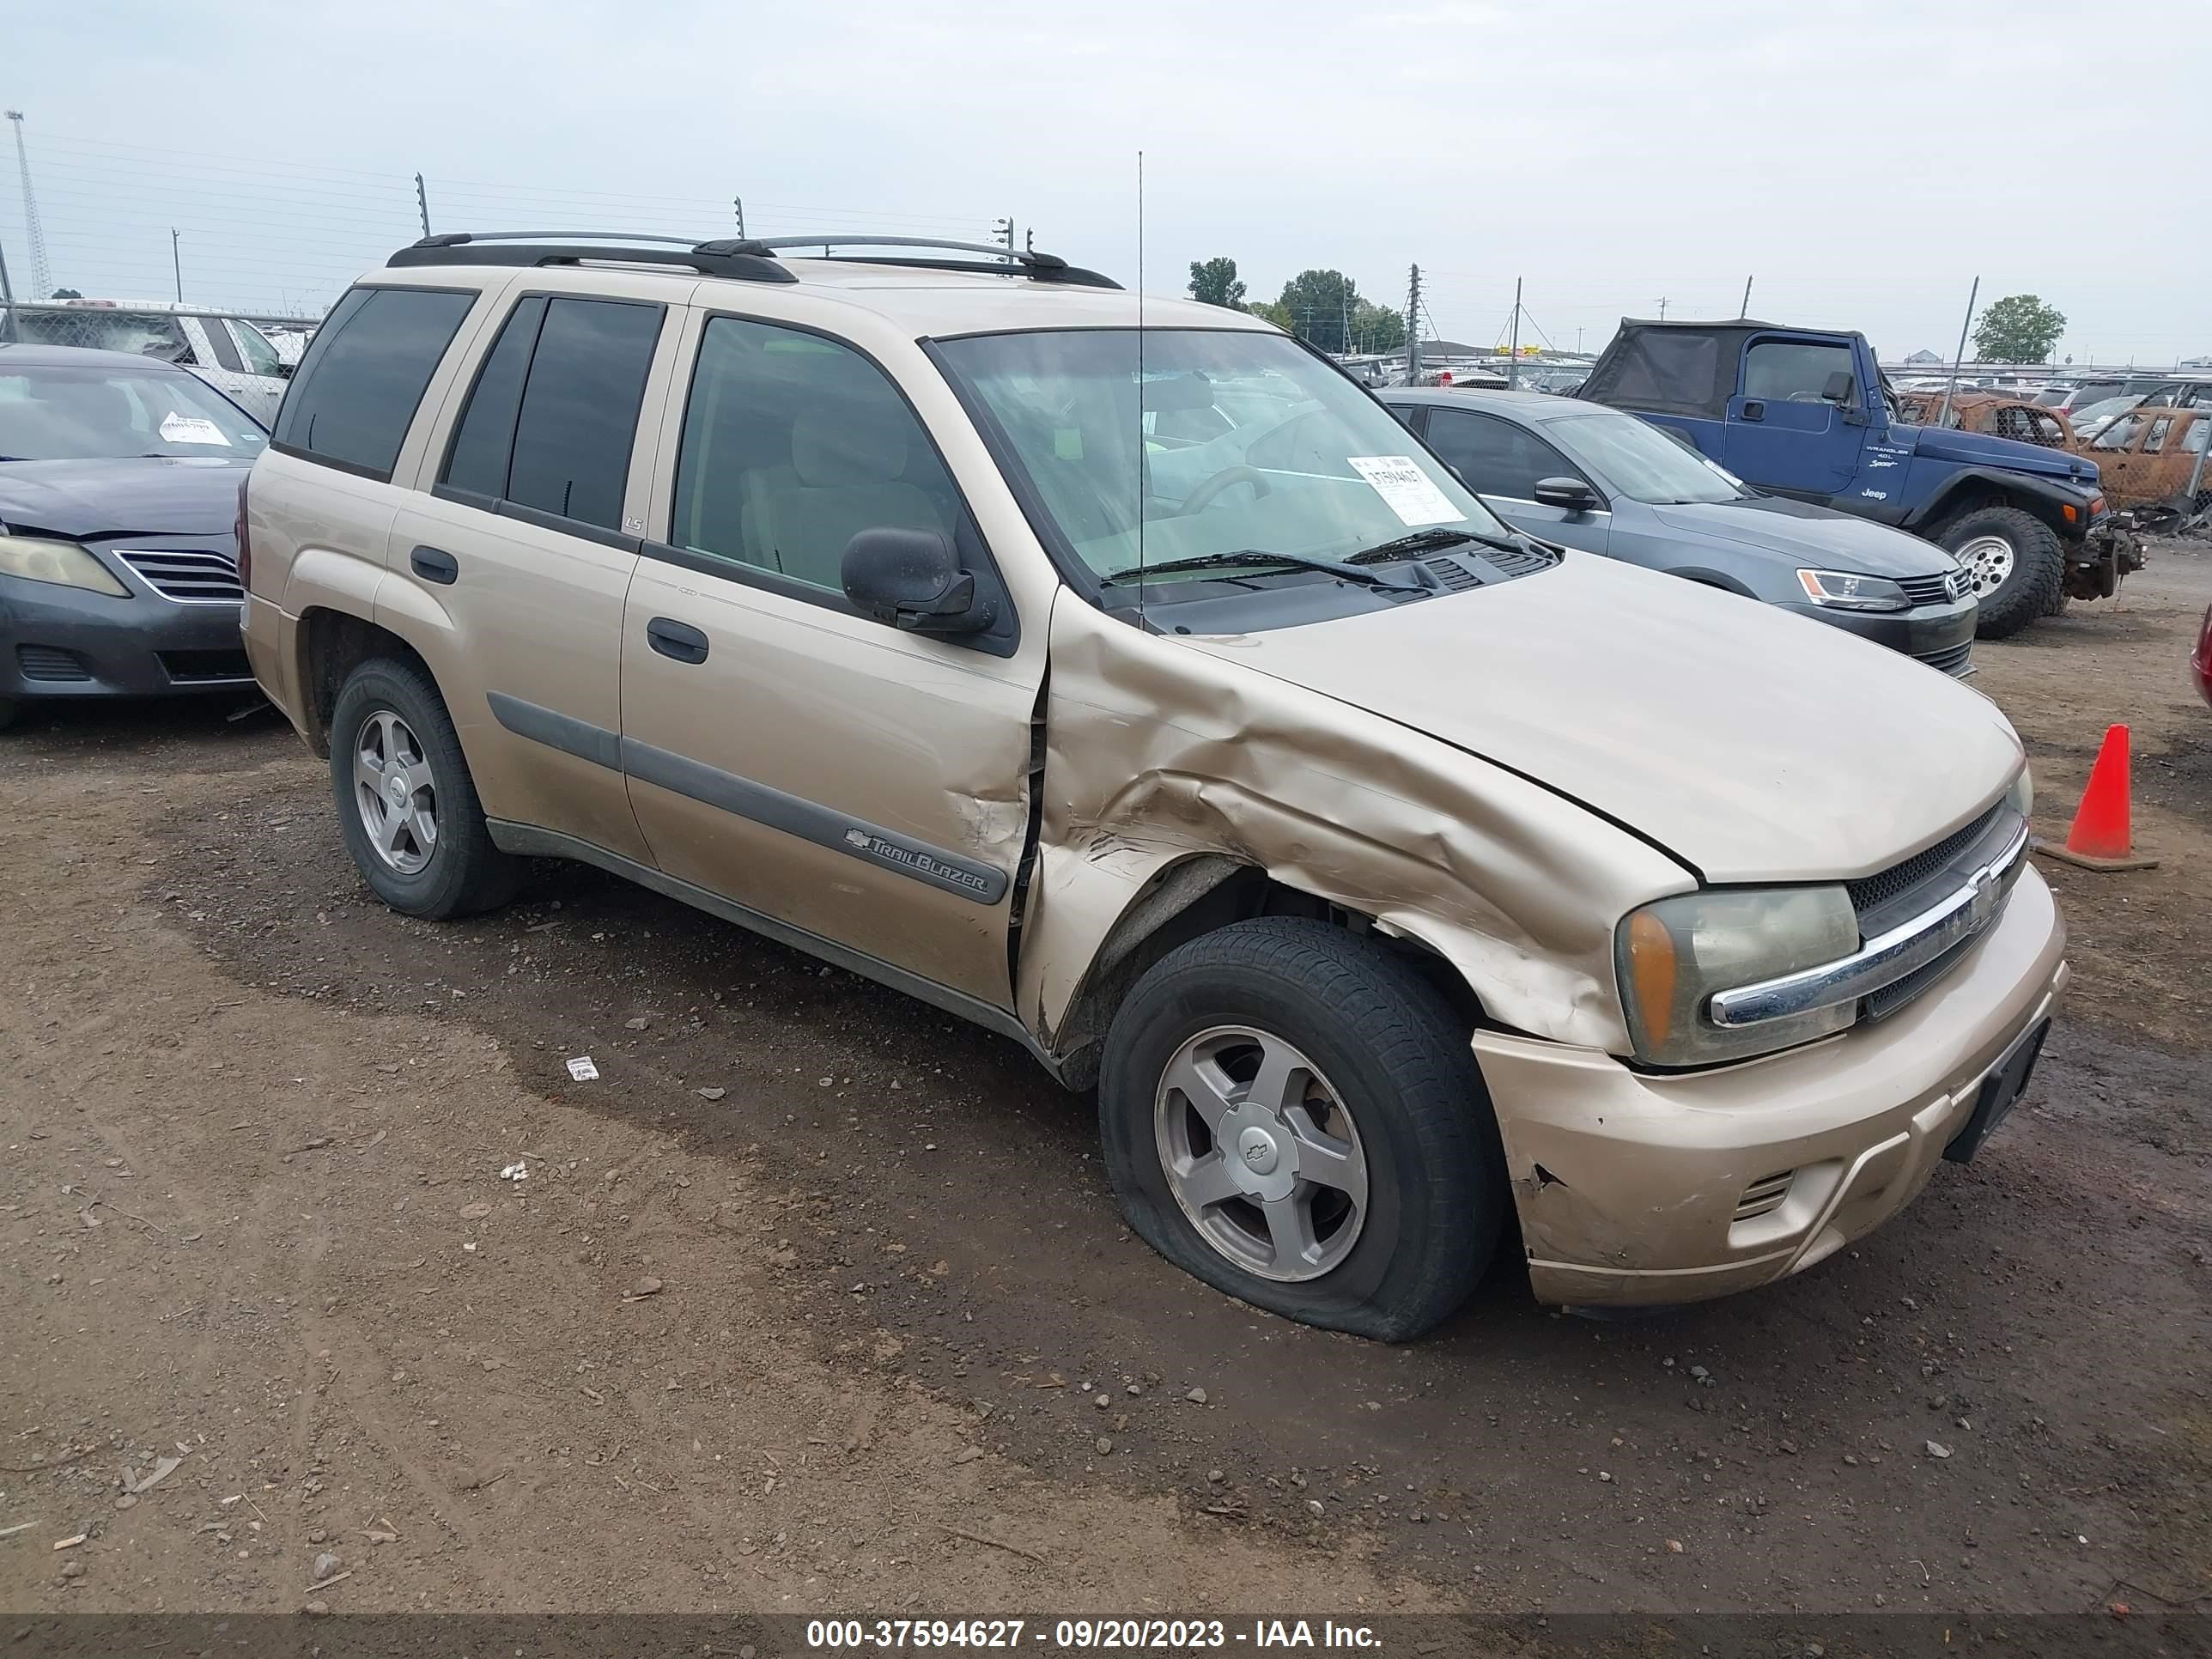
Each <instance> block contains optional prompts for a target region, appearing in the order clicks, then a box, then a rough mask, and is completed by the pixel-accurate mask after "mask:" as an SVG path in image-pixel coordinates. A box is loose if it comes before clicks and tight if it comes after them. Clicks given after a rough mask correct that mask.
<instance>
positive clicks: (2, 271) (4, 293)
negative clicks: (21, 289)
mask: <svg viewBox="0 0 2212 1659" xmlns="http://www.w3.org/2000/svg"><path fill="white" fill-rule="evenodd" d="M14 304H15V284H14V283H11V282H9V280H8V250H7V248H6V247H5V246H0V306H12V305H14Z"/></svg>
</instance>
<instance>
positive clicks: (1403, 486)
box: [1344, 455, 1467, 526]
mask: <svg viewBox="0 0 2212 1659" xmlns="http://www.w3.org/2000/svg"><path fill="white" fill-rule="evenodd" d="M1344 459H1346V461H1348V462H1350V463H1351V465H1352V467H1353V469H1354V470H1355V471H1358V474H1359V476H1360V477H1363V478H1364V479H1366V480H1367V482H1368V483H1369V484H1370V485H1371V486H1373V488H1374V490H1375V493H1376V495H1380V496H1381V497H1382V498H1383V504H1384V505H1385V506H1387V507H1389V509H1390V510H1391V511H1392V512H1393V513H1396V514H1397V515H1398V517H1399V519H1400V520H1401V522H1403V523H1405V524H1407V525H1412V526H1420V525H1425V524H1464V523H1466V522H1467V514H1466V513H1462V512H1461V511H1459V510H1458V509H1457V508H1456V507H1454V506H1453V505H1452V504H1451V501H1449V498H1447V497H1446V495H1444V492H1443V490H1441V489H1437V487H1436V485H1435V484H1433V483H1431V482H1430V481H1429V475H1428V474H1427V473H1425V472H1424V471H1421V469H1420V466H1419V463H1417V462H1416V461H1415V460H1414V459H1413V457H1412V456H1411V455H1347V456H1346V457H1345V458H1344Z"/></svg>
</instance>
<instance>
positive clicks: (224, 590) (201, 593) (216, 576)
mask: <svg viewBox="0 0 2212 1659" xmlns="http://www.w3.org/2000/svg"><path fill="white" fill-rule="evenodd" d="M117 556H118V557H120V558H121V559H122V561H123V562H124V563H125V564H127V565H129V566H130V567H131V568H132V569H133V570H135V571H137V573H138V574H140V575H141V576H143V577H144V578H145V580H146V585H147V586H149V587H151V588H152V589H153V590H154V591H155V592H156V593H159V594H160V595H161V597H162V598H163V599H174V600H176V601H177V603H178V604H179V605H236V604H238V603H239V602H240V600H241V599H245V597H246V590H245V589H244V588H242V587H240V586H239V585H238V562H237V561H236V560H235V559H234V558H232V557H231V556H230V555H229V554H228V553H216V552H214V551H211V550H181V549H180V550H175V551H171V550H167V549H161V550H155V549H153V548H118V550H117Z"/></svg>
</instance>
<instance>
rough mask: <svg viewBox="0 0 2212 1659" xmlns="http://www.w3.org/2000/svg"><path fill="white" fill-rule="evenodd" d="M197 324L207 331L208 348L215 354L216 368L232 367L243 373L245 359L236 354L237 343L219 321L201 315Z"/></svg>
mask: <svg viewBox="0 0 2212 1659" xmlns="http://www.w3.org/2000/svg"><path fill="white" fill-rule="evenodd" d="M198 322H199V325H200V327H201V328H202V329H204V331H206V333H207V343H208V349H209V350H210V351H211V352H213V353H214V354H215V366H216V368H234V369H237V370H239V371H240V373H243V372H244V370H245V368H246V359H244V358H243V357H241V356H239V355H238V343H237V342H236V341H234V340H233V339H232V338H231V337H230V331H229V330H228V329H227V328H225V327H224V326H223V325H222V324H221V323H218V322H214V321H211V320H210V319H208V318H205V317H203V318H200V319H198Z"/></svg>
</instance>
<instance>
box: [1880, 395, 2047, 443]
mask: <svg viewBox="0 0 2212 1659" xmlns="http://www.w3.org/2000/svg"><path fill="white" fill-rule="evenodd" d="M1898 405H1899V416H1901V418H1903V419H1904V420H1905V421H1907V422H1910V423H1911V424H1912V425H1914V426H1935V425H1937V424H1939V422H1938V419H1937V417H1938V416H1943V418H1942V421H1941V422H1940V424H1942V425H1943V426H1946V427H1948V428H1952V429H1954V430H1955V431H1965V432H1986V433H1988V434H1990V436H1992V437H1996V438H2011V439H2015V440H2016V441H2019V442H2021V443H2024V444H2041V445H2042V446H2043V447H2045V449H2065V448H2067V447H2069V445H2068V443H2067V437H2068V433H2067V428H2066V421H2065V418H2064V417H2063V416H2060V415H2058V414H2057V413H2055V412H2054V411H2052V410H2048V409H2044V408H2041V407H2039V406H2038V405H2037V404H2032V403H2029V402H2027V400H2025V399H2023V398H2008V397H2005V396H2003V395H2002V393H1999V392H1953V393H1952V394H1951V408H1950V412H1949V414H1948V416H1946V415H1944V411H1943V394H1942V392H1941V391H1940V390H1938V391H1935V392H1906V393H1905V395H1904V396H1903V397H1901V398H1899V399H1898Z"/></svg>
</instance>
